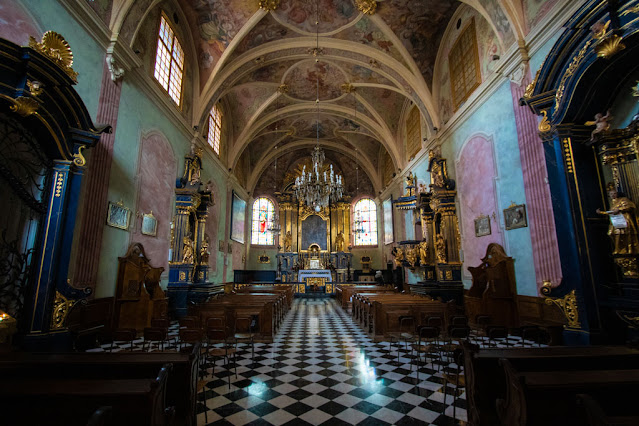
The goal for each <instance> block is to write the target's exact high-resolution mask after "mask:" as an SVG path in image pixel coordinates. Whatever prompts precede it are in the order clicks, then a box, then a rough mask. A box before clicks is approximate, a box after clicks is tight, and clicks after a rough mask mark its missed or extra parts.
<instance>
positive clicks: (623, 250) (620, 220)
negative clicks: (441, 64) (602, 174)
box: [597, 182, 639, 254]
mask: <svg viewBox="0 0 639 426" xmlns="http://www.w3.org/2000/svg"><path fill="white" fill-rule="evenodd" d="M607 190H608V197H609V198H610V210H608V211H602V210H601V209H597V213H599V214H603V215H607V216H609V217H610V225H609V226H608V235H609V236H610V238H611V239H612V242H613V244H614V246H615V249H614V251H613V252H612V254H639V239H638V238H637V215H636V207H635V203H633V202H632V201H631V200H630V199H629V198H628V197H626V196H625V194H623V193H621V192H618V191H617V189H616V188H615V185H614V184H613V183H612V182H611V183H609V184H608V185H607Z"/></svg>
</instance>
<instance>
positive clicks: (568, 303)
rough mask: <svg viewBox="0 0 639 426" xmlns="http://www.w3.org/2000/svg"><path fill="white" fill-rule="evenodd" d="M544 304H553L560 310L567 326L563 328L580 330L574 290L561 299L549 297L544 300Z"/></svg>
mask: <svg viewBox="0 0 639 426" xmlns="http://www.w3.org/2000/svg"><path fill="white" fill-rule="evenodd" d="M545 303H546V305H549V306H552V305H553V304H554V305H556V306H558V307H559V309H561V310H562V312H563V313H564V316H565V317H566V319H567V320H568V325H567V326H564V327H565V328H571V329H579V328H581V323H580V322H579V306H578V305H577V295H576V293H575V290H572V291H571V292H570V293H568V294H567V295H565V296H564V297H563V298H561V299H553V298H550V297H549V298H546V300H545Z"/></svg>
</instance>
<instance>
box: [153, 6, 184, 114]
mask: <svg viewBox="0 0 639 426" xmlns="http://www.w3.org/2000/svg"><path fill="white" fill-rule="evenodd" d="M162 19H164V21H165V22H166V23H167V25H168V26H169V28H170V29H171V31H173V43H175V41H176V40H177V42H178V45H179V46H180V49H181V50H182V57H183V60H182V70H181V71H182V77H181V79H180V101H179V102H176V101H175V99H173V96H171V93H170V92H169V89H170V87H171V65H172V63H173V45H172V46H171V51H170V52H169V56H170V59H171V61H170V63H169V75H168V77H167V88H164V86H163V85H162V82H160V80H158V79H157V77H156V76H155V67H156V66H157V63H158V43H162V44H163V45H164V41H163V40H162V39H161V37H160V29H161V28H162ZM155 36H156V43H155V56H154V59H153V66H152V67H151V78H152V79H153V81H155V83H156V84H157V85H158V86H159V87H160V88H161V89H162V91H164V93H166V94H167V95H168V96H169V98H170V99H171V101H173V103H174V104H175V106H176V107H177V108H178V109H179V110H180V111H182V106H183V104H184V102H183V100H184V76H185V74H186V71H185V70H186V52H185V50H184V48H183V47H182V43H181V42H180V38H179V37H178V33H177V32H176V31H175V28H174V27H173V25H172V23H171V20H170V19H169V17H168V15H167V14H166V12H164V10H162V11H161V13H160V19H159V20H158V24H157V27H156V31H155ZM164 46H165V47H166V45H164ZM167 50H168V49H167Z"/></svg>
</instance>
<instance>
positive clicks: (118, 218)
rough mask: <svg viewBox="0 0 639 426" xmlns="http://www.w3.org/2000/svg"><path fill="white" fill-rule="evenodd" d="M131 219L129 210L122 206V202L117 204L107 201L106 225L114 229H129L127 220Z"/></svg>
mask: <svg viewBox="0 0 639 426" xmlns="http://www.w3.org/2000/svg"><path fill="white" fill-rule="evenodd" d="M130 219H131V210H130V209H129V208H128V207H125V206H124V203H123V202H122V200H120V201H118V202H117V203H112V202H111V201H109V210H108V212H107V225H109V226H112V227H114V228H120V229H125V230H128V229H129V220H130Z"/></svg>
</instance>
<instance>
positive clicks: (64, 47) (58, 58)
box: [29, 31, 78, 83]
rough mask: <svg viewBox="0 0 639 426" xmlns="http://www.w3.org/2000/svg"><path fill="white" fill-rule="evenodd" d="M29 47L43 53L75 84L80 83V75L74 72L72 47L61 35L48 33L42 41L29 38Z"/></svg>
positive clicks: (53, 32) (52, 32)
mask: <svg viewBox="0 0 639 426" xmlns="http://www.w3.org/2000/svg"><path fill="white" fill-rule="evenodd" d="M29 47H31V48H33V49H35V50H37V51H38V52H40V53H42V54H43V55H45V56H46V57H48V58H49V59H51V60H52V61H53V62H55V63H56V64H57V65H58V66H59V67H60V68H62V70H63V71H64V72H65V73H66V74H67V75H68V76H69V77H71V79H72V80H73V81H74V82H76V83H77V82H78V73H77V72H75V71H74V70H73V68H72V67H73V52H72V51H71V46H69V43H68V42H67V41H66V40H65V39H64V37H62V36H61V35H60V34H58V33H56V32H55V31H47V32H46V33H44V35H43V36H42V41H41V42H40V43H38V41H37V40H36V39H35V38H33V37H29Z"/></svg>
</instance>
